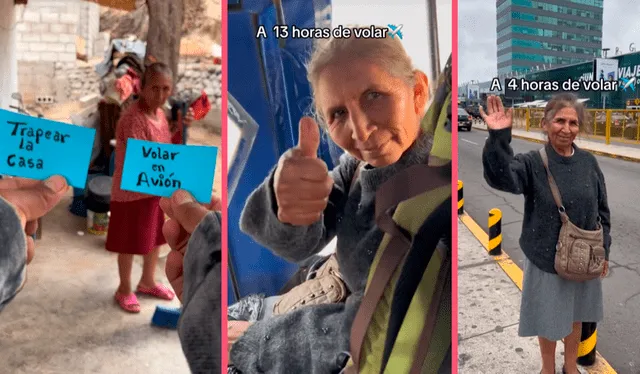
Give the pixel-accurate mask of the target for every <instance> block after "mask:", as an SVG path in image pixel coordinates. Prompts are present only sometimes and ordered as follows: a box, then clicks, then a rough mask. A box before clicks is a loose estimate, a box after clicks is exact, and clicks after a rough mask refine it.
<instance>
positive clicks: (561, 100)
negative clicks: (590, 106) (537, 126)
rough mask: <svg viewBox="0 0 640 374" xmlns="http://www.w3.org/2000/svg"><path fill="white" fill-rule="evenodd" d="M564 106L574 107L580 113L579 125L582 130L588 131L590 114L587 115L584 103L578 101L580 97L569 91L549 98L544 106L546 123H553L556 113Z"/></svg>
mask: <svg viewBox="0 0 640 374" xmlns="http://www.w3.org/2000/svg"><path fill="white" fill-rule="evenodd" d="M564 108H572V109H574V110H575V111H576V113H577V114H578V126H579V127H580V131H587V128H588V127H589V120H588V119H589V116H588V115H587V110H586V109H585V107H584V105H582V103H580V102H579V101H578V97H577V96H576V95H574V94H572V93H569V92H565V93H560V94H557V95H554V96H553V97H552V98H551V100H549V102H548V103H547V105H546V106H545V107H544V116H543V120H544V121H545V122H546V123H551V122H552V121H553V119H554V118H555V116H556V114H557V113H558V112H559V111H560V110H562V109H564Z"/></svg>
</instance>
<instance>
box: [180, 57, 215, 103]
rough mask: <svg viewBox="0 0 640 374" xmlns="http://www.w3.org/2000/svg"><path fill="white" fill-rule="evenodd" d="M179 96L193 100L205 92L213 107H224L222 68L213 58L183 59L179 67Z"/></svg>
mask: <svg viewBox="0 0 640 374" xmlns="http://www.w3.org/2000/svg"><path fill="white" fill-rule="evenodd" d="M178 71H179V73H178V84H177V88H176V89H177V95H178V96H179V97H180V98H182V99H184V100H190V101H191V100H193V99H195V98H197V97H198V96H200V95H201V93H202V91H203V90H204V91H205V92H206V94H207V96H209V101H211V104H212V105H211V106H212V107H214V108H218V109H219V108H221V107H222V68H221V66H220V65H216V64H214V63H213V61H212V59H211V58H206V59H205V58H198V57H187V58H182V59H181V60H180V63H179V65H178Z"/></svg>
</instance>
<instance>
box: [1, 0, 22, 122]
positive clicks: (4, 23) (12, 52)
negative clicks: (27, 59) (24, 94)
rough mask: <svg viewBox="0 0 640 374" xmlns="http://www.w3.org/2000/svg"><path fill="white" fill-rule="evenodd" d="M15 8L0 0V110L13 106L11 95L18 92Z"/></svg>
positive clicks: (8, 2)
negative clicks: (0, 55) (0, 56)
mask: <svg viewBox="0 0 640 374" xmlns="http://www.w3.org/2000/svg"><path fill="white" fill-rule="evenodd" d="M15 8H16V7H15V6H14V5H13V0H0V51H1V52H0V53H1V54H2V58H0V108H2V109H7V110H8V109H9V105H12V104H13V102H12V100H11V94H12V93H14V92H16V91H17V90H18V71H17V70H18V69H17V62H16V46H15V43H16V41H15V35H16V32H15V27H14V26H15V22H16V19H15Z"/></svg>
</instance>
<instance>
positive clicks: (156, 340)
mask: <svg viewBox="0 0 640 374" xmlns="http://www.w3.org/2000/svg"><path fill="white" fill-rule="evenodd" d="M189 137H190V141H189V143H190V144H201V145H205V144H206V145H215V146H219V145H220V137H219V136H216V135H212V134H210V133H208V132H207V131H206V130H204V129H198V128H194V129H192V131H191V132H190V135H189ZM220 166H221V158H220V157H218V162H217V165H216V177H215V182H216V188H215V189H216V190H217V191H220V181H221V167H220ZM71 200H72V196H71V193H70V194H69V195H68V196H67V197H66V198H65V199H64V200H63V201H62V202H61V203H60V204H59V205H58V206H57V207H56V208H55V209H54V210H53V211H51V212H50V213H49V214H48V215H47V216H45V217H44V219H43V237H42V240H40V241H38V242H37V248H36V256H35V258H34V260H33V262H32V263H31V265H29V268H28V281H27V283H26V285H25V287H24V289H23V290H22V291H21V292H20V293H19V294H18V296H16V298H15V299H14V300H13V302H11V303H10V304H9V305H8V306H7V307H6V308H5V309H4V310H3V312H2V313H1V316H2V318H0V347H1V349H0V362H1V363H2V364H1V365H0V374H76V373H77V374H84V373H99V374H102V373H104V374H113V373H123V374H125V373H126V374H137V373H140V374H155V373H159V374H160V373H175V374H181V373H185V374H187V373H189V369H188V366H187V363H186V360H185V359H184V356H183V353H182V349H181V347H180V342H179V340H178V335H177V332H176V331H175V330H168V329H162V328H157V327H154V326H152V325H151V318H152V316H153V313H154V311H155V307H156V305H158V304H162V305H171V306H179V302H178V301H177V299H176V300H174V301H172V302H165V301H161V300H157V299H151V298H147V297H143V296H140V297H139V300H140V304H141V306H142V311H141V313H139V314H128V313H126V312H124V311H122V310H121V309H120V308H119V307H118V306H117V305H116V304H115V302H114V300H113V294H114V292H115V289H116V288H117V285H118V283H119V281H118V273H117V263H116V255H115V254H112V253H109V252H107V251H106V250H105V249H104V242H105V237H104V236H93V235H90V234H87V233H86V219H84V218H80V217H76V216H74V215H72V214H71V213H69V210H68V207H69V205H70V203H71ZM80 232H82V233H84V234H83V235H80V234H79V233H80ZM167 252H168V248H164V249H163V253H164V254H166V253H167ZM141 267H142V258H141V257H140V256H136V260H135V263H134V268H133V276H132V280H133V282H134V284H133V286H134V287H135V285H136V284H137V281H138V279H139V277H140V274H141ZM156 279H157V280H158V281H161V282H163V283H165V284H166V285H168V282H167V280H166V277H165V275H164V261H163V259H161V261H160V263H159V265H158V271H157V273H156Z"/></svg>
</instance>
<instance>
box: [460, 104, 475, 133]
mask: <svg viewBox="0 0 640 374" xmlns="http://www.w3.org/2000/svg"><path fill="white" fill-rule="evenodd" d="M472 120H473V118H472V117H471V115H470V114H469V113H467V111H466V110H464V109H462V108H458V130H460V129H466V130H467V131H471V121H472Z"/></svg>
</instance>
